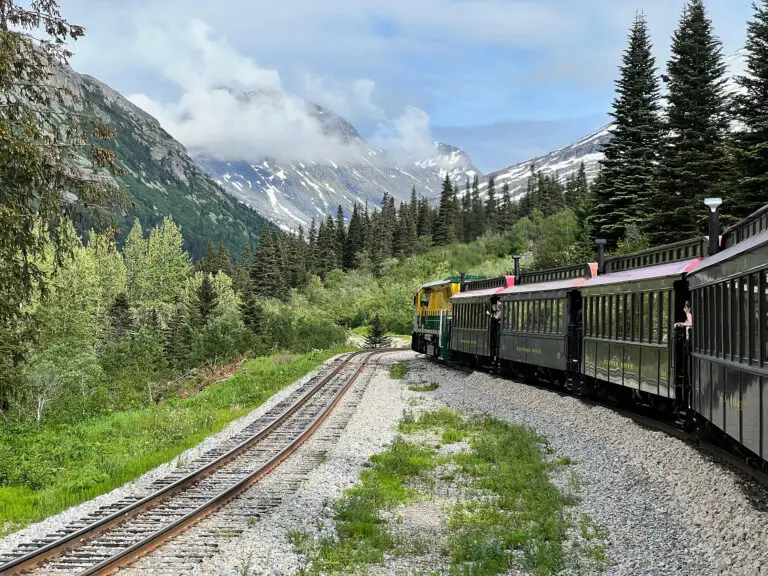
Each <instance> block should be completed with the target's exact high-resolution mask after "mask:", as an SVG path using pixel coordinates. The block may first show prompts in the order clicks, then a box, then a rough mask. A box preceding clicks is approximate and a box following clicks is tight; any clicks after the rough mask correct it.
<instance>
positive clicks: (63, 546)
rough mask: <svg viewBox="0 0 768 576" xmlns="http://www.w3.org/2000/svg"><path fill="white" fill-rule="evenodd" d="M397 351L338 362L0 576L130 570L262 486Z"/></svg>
mask: <svg viewBox="0 0 768 576" xmlns="http://www.w3.org/2000/svg"><path fill="white" fill-rule="evenodd" d="M398 350H400V349H391V348H386V349H380V350H376V351H373V352H355V353H352V354H350V355H349V356H347V357H345V358H343V359H340V360H339V361H338V365H337V366H335V367H334V368H333V369H332V370H331V371H330V372H329V373H327V374H325V375H322V374H321V375H318V376H316V377H315V378H313V379H311V380H310V381H309V382H307V383H306V384H304V385H303V386H302V387H300V388H299V389H297V390H296V391H294V392H293V393H292V394H291V395H290V396H289V397H288V398H286V399H285V400H283V401H282V402H280V403H279V404H277V405H276V406H275V407H273V408H272V409H271V410H269V411H268V412H267V413H266V414H264V415H263V416H262V417H261V418H259V419H257V420H256V421H254V422H253V423H252V424H250V425H249V426H247V427H246V428H244V429H243V430H242V431H241V432H240V433H238V434H236V435H235V436H233V437H232V438H230V439H228V440H227V441H225V442H223V443H222V444H220V445H219V446H218V447H216V448H215V449H212V450H210V451H208V452H206V453H205V454H204V455H203V456H201V457H200V458H198V459H196V460H194V461H193V462H190V463H189V464H187V465H186V466H184V467H183V468H180V469H179V470H177V471H176V472H175V473H173V474H170V475H168V476H167V477H165V478H162V479H160V480H158V481H156V482H154V483H153V484H152V485H151V486H150V491H149V493H148V494H146V495H143V496H142V495H135V496H130V497H127V498H124V499H123V500H121V501H119V502H116V503H115V504H113V505H110V506H105V507H102V508H100V509H99V510H97V511H96V512H94V513H93V514H91V515H89V516H87V517H85V518H82V519H81V520H79V521H77V522H75V523H73V524H71V525H69V526H67V527H66V528H65V529H62V530H59V531H57V532H54V533H53V534H50V535H48V536H46V538H44V539H41V540H35V541H31V542H28V543H24V544H22V545H20V546H19V547H17V549H16V550H15V551H14V552H13V553H12V554H11V555H8V556H4V557H0V576H7V575H11V574H45V575H46V576H47V575H51V576H54V575H56V576H58V575H62V576H64V575H67V576H69V575H77V576H90V575H96V574H99V575H101V574H111V573H114V572H115V571H117V570H119V569H120V568H122V567H125V566H128V565H130V564H131V563H133V562H135V561H136V560H137V559H138V558H139V557H141V556H142V555H144V554H145V553H147V552H148V551H151V550H153V549H154V548H156V547H157V546H159V545H160V544H162V543H164V542H167V541H168V540H170V539H173V538H174V537H176V536H178V535H179V534H181V533H183V532H185V531H187V530H188V529H189V528H191V527H192V526H194V525H196V524H198V523H199V522H200V521H201V520H202V519H204V518H206V517H208V516H210V515H211V514H212V513H213V512H215V511H216V510H218V509H219V508H221V507H222V506H224V505H226V504H228V503H230V502H231V501H233V500H234V499H235V498H236V497H238V496H240V495H242V494H243V493H244V492H245V491H246V490H248V488H250V487H251V486H253V485H254V484H256V483H257V482H259V481H260V480H262V479H263V478H264V477H265V476H266V475H267V474H269V472H271V471H272V470H274V469H275V468H276V467H277V466H278V465H279V464H280V463H281V462H282V461H283V460H285V459H286V458H287V457H288V456H289V455H290V454H292V453H293V452H294V451H296V450H297V449H298V448H299V447H300V446H301V445H302V444H303V443H304V442H305V440H307V439H308V438H309V437H310V436H311V435H312V434H313V433H314V432H315V430H316V429H317V428H318V427H319V426H320V424H321V423H322V422H323V421H324V420H325V419H326V418H327V417H328V416H329V415H330V414H331V412H332V411H333V409H334V408H335V407H336V405H337V404H338V403H339V401H340V400H341V398H342V396H343V395H344V394H345V392H346V391H347V390H348V389H349V388H350V387H351V386H352V384H353V383H354V381H355V380H356V379H357V377H358V376H359V375H360V374H361V373H362V372H363V371H364V369H365V367H366V366H367V364H368V362H369V361H370V359H371V358H372V357H373V356H374V355H376V354H380V353H384V352H393V351H398ZM262 507H263V506H262Z"/></svg>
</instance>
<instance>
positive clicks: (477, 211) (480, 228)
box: [470, 174, 485, 240]
mask: <svg viewBox="0 0 768 576" xmlns="http://www.w3.org/2000/svg"><path fill="white" fill-rule="evenodd" d="M470 220H471V221H472V224H471V240H475V239H476V238H479V237H480V236H482V234H483V232H484V231H485V209H484V208H483V201H482V199H481V198H480V178H479V177H478V175H477V174H475V176H474V178H473V179H472V216H471V218H470Z"/></svg>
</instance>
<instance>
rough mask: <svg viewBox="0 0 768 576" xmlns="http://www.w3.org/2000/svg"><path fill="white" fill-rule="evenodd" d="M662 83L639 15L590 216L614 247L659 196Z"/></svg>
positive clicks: (622, 71) (618, 87)
mask: <svg viewBox="0 0 768 576" xmlns="http://www.w3.org/2000/svg"><path fill="white" fill-rule="evenodd" d="M658 83H659V81H658V77H657V76H656V67H655V59H654V57H653V54H652V45H651V41H650V37H649V34H648V27H647V25H646V22H645V18H644V16H643V15H642V14H638V15H637V16H636V17H635V22H634V24H633V26H632V30H631V32H630V37H629V46H628V48H627V50H626V51H625V53H624V56H623V58H622V65H621V68H620V77H619V79H618V81H617V82H616V92H617V97H616V99H615V100H614V104H613V106H614V110H613V112H612V113H611V115H612V116H613V117H614V119H615V129H614V130H613V138H612V139H611V141H610V142H609V143H608V144H607V145H606V146H605V147H604V153H605V158H604V159H603V160H602V161H601V168H602V172H601V174H602V178H601V180H600V182H599V184H598V185H597V186H596V187H595V205H594V207H593V211H592V214H591V216H590V224H591V226H592V227H593V230H594V234H595V237H598V238H605V239H606V240H607V241H608V244H607V245H608V248H609V249H613V248H615V247H616V245H617V244H618V242H619V240H621V238H622V237H623V236H624V233H625V229H626V227H627V226H629V225H632V224H635V225H637V224H639V223H640V222H642V221H643V219H644V216H645V214H646V213H647V211H648V210H649V209H650V207H651V203H652V198H653V196H654V195H655V194H656V164H657V161H658V148H659V143H660V141H661V129H662V124H661V119H660V117H659V85H658Z"/></svg>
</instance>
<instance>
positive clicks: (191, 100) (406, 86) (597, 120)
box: [61, 0, 752, 173]
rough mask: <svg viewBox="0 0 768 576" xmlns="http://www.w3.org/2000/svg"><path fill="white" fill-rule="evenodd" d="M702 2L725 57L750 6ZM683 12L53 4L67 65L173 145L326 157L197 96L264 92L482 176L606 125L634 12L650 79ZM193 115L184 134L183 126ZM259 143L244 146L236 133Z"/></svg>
mask: <svg viewBox="0 0 768 576" xmlns="http://www.w3.org/2000/svg"><path fill="white" fill-rule="evenodd" d="M705 5H706V7H707V10H708V12H709V15H710V17H711V18H712V20H713V23H714V26H715V31H716V33H717V34H718V36H719V37H720V38H721V40H722V41H723V44H724V52H725V53H726V54H729V53H731V52H733V51H734V50H736V49H738V48H740V47H742V45H743V43H744V37H745V24H746V21H747V19H748V18H749V17H750V15H751V13H752V8H751V0H706V2H705ZM682 6H683V0H527V1H513V0H418V1H414V0H388V2H387V3H382V2H378V1H373V0H324V1H323V2H318V1H317V0H311V1H310V0H281V1H280V2H276V1H274V0H262V1H261V2H253V1H252V0H231V1H229V2H224V1H222V2H218V3H217V2H209V1H206V2H203V1H202V0H163V1H162V2H157V1H155V0H152V1H150V0H130V1H118V0H100V1H99V10H98V11H97V10H94V9H93V3H92V2H91V1H86V0H63V2H62V5H61V8H62V12H63V13H64V15H65V16H67V17H68V18H69V19H70V20H71V21H73V22H74V23H77V24H81V25H83V26H85V27H86V36H85V38H83V39H81V40H79V41H78V42H76V43H75V44H74V45H73V50H74V51H75V53H76V56H75V58H73V60H72V64H73V66H74V67H75V69H76V70H78V71H79V72H84V73H88V74H91V75H93V76H96V77H97V78H99V79H101V80H102V81H104V82H106V83H107V84H109V85H111V86H112V87H113V88H115V89H117V90H118V91H120V92H122V93H123V94H126V95H129V96H130V98H131V99H132V100H133V101H134V102H135V103H137V104H139V105H141V106H142V107H143V108H145V109H146V110H148V111H149V112H150V113H153V114H154V115H155V116H156V117H158V119H159V120H160V121H161V123H162V124H163V125H164V126H166V128H167V129H169V131H170V132H171V133H172V134H174V135H175V136H177V137H178V138H179V139H180V140H181V141H182V142H183V143H185V144H188V145H194V144H200V143H201V142H221V143H222V146H224V147H225V148H226V152H222V153H225V154H237V153H240V152H241V151H242V150H246V151H248V150H251V149H252V150H259V151H262V150H263V149H264V147H265V146H266V147H269V145H270V142H272V141H274V142H275V146H278V147H279V146H280V145H281V142H282V145H285V146H288V147H290V138H291V130H294V129H295V130H297V132H296V133H295V134H294V137H295V138H299V139H302V140H304V141H306V142H307V143H308V144H307V146H308V147H309V146H320V147H321V148H322V143H321V142H316V141H315V139H314V136H315V135H313V134H310V133H309V130H310V127H309V125H308V124H307V123H306V122H305V121H304V120H302V119H301V118H299V117H298V116H297V114H298V113H299V112H297V110H296V109H295V107H294V106H283V105H281V107H280V109H279V110H276V109H271V110H269V111H265V112H264V113H263V114H262V115H253V117H250V118H249V119H248V122H250V123H247V122H246V120H245V119H242V118H240V119H238V118H230V119H227V118H224V117H223V115H225V114H227V113H235V111H234V110H229V109H228V108H227V106H225V105H221V106H220V108H221V109H220V110H217V108H218V107H219V106H216V105H213V104H212V102H213V101H212V100H211V99H210V98H206V97H205V94H204V91H205V90H207V89H210V88H211V87H212V86H215V85H222V84H226V85H233V86H241V87H243V88H247V89H253V88H254V87H257V86H261V85H263V86H266V87H268V88H270V89H276V90H280V91H284V92H287V93H290V94H294V95H296V96H298V97H301V98H305V99H310V100H313V101H316V102H318V103H320V104H323V105H326V106H328V107H330V108H331V109H333V110H334V111H335V112H337V113H339V114H342V115H344V116H345V117H346V118H348V119H349V120H350V121H351V122H352V123H353V124H354V125H355V126H356V127H357V128H358V129H359V130H360V132H361V134H362V135H363V136H364V137H366V138H370V139H372V140H373V141H374V142H384V141H385V142H387V143H388V144H390V145H398V140H397V139H398V138H400V141H401V142H402V145H403V146H404V147H406V148H409V147H410V149H418V145H419V142H416V141H417V140H418V141H423V140H426V139H429V138H434V139H437V140H441V141H444V142H447V143H449V144H453V145H455V146H459V147H461V148H463V149H464V150H465V151H467V152H468V153H469V154H470V156H471V157H472V158H473V160H474V161H475V163H476V164H477V166H478V167H479V168H480V170H481V171H483V172H484V173H487V172H489V171H491V170H495V169H500V168H503V167H505V166H507V165H509V164H512V163H515V162H518V161H522V160H526V159H529V158H531V157H532V156H535V155H537V154H541V153H545V152H547V151H550V150H552V149H555V148H558V147H561V146H564V145H567V144H568V143H570V142H571V141H573V140H575V139H577V138H579V137H581V136H583V135H585V134H587V133H589V132H591V131H593V130H595V129H597V128H599V127H600V126H601V125H603V124H605V123H606V122H608V120H609V117H608V115H607V113H608V112H609V111H610V106H611V101H612V98H613V82H614V80H615V78H616V76H617V66H618V64H619V61H620V58H621V52H622V50H623V49H624V48H625V45H626V36H627V32H628V30H629V27H630V25H631V23H632V20H633V18H634V14H635V11H636V10H643V12H644V13H645V14H646V17H647V19H648V21H649V25H650V28H651V32H652V35H653V41H654V44H655V53H656V55H657V64H658V65H659V67H660V68H662V67H663V65H664V63H665V61H666V58H667V56H668V49H669V39H670V36H671V34H672V32H673V30H674V28H675V27H676V25H677V21H678V18H679V16H680V12H681V10H682ZM296 105H297V106H298V104H296ZM217 113H219V114H220V116H219V117H217V116H216V114H217ZM280 115H282V116H285V122H282V123H281V122H280V121H278V119H277V118H276V117H277V116H280ZM190 117H194V118H195V119H196V120H195V123H190V122H187V123H186V124H183V125H182V122H181V119H182V118H186V119H187V120H188V119H189V118H190ZM219 124H220V125H221V126H218V125H219ZM236 128H242V129H243V130H242V131H243V134H242V135H241V137H240V138H239V139H238V142H239V144H238V146H241V147H239V148H237V149H232V147H231V146H227V134H228V133H230V132H231V131H232V130H234V129H236ZM217 130H218V132H219V133H217ZM222 131H225V132H224V133H221V132H222ZM226 131H230V132H226ZM256 133H258V134H257V135H258V138H256V139H255V140H254V142H253V143H249V140H248V137H247V135H248V134H256ZM385 133H386V134H389V137H388V139H383V137H382V134H385ZM393 134H394V135H395V136H394V137H393V136H392V135H393ZM249 146H250V147H251V148H249ZM254 153H255V152H254Z"/></svg>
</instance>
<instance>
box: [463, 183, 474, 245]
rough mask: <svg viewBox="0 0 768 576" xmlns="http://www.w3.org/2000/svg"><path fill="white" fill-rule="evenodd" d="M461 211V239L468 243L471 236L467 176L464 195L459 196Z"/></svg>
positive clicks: (469, 197)
mask: <svg viewBox="0 0 768 576" xmlns="http://www.w3.org/2000/svg"><path fill="white" fill-rule="evenodd" d="M461 213H462V219H461V223H462V230H461V241H462V242H467V243H468V242H470V239H471V237H472V188H471V184H470V183H469V178H467V184H466V188H465V190H464V195H463V196H462V197H461Z"/></svg>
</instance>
